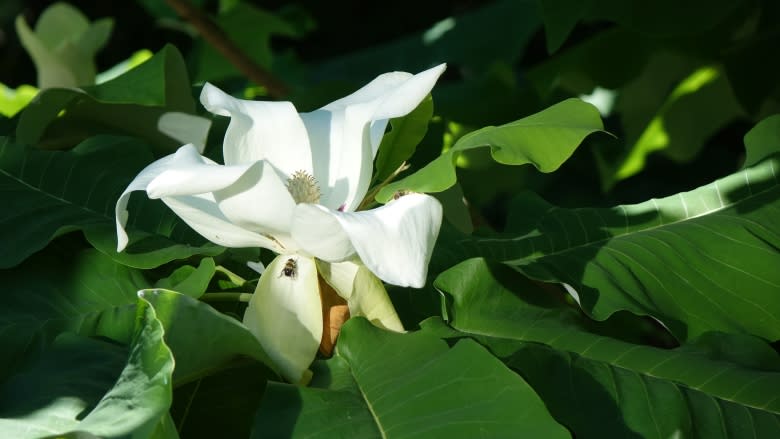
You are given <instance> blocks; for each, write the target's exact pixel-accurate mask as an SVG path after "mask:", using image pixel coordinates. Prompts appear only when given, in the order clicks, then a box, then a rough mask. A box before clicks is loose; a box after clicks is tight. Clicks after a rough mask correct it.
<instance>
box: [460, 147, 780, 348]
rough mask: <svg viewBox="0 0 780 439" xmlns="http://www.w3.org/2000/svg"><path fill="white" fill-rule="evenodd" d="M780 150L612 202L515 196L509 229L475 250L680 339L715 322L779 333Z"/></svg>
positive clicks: (472, 247) (598, 310) (717, 327)
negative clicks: (689, 183)
mask: <svg viewBox="0 0 780 439" xmlns="http://www.w3.org/2000/svg"><path fill="white" fill-rule="evenodd" d="M779 173H780V158H778V157H777V156H776V155H775V156H771V157H769V158H767V159H765V160H764V161H762V162H760V163H758V164H757V165H755V166H753V167H751V168H747V169H744V170H742V171H740V172H737V173H735V174H732V175H730V176H728V177H725V178H723V179H721V180H717V181H715V182H713V183H711V184H708V185H706V186H703V187H700V188H698V189H695V190H693V191H690V192H684V193H679V194H676V195H673V196H670V197H666V198H662V199H652V200H649V201H646V202H644V203H640V204H636V205H624V206H616V207H614V208H611V209H593V208H582V209H562V208H558V207H556V206H552V205H550V204H549V203H546V202H544V201H543V200H541V199H539V198H538V197H536V196H532V195H525V196H521V197H519V198H518V199H517V200H516V201H515V205H514V206H513V210H514V212H515V214H514V215H513V217H512V218H510V221H509V223H510V226H511V229H510V232H511V233H508V235H509V237H497V238H488V239H474V240H466V241H463V246H465V247H466V248H467V249H469V250H468V251H470V252H472V254H481V255H485V256H487V257H490V258H493V259H496V260H500V261H504V262H505V263H507V264H509V265H511V266H513V267H515V268H516V269H518V270H520V271H521V272H523V273H525V274H526V275H528V276H530V277H532V278H535V279H539V280H544V281H551V282H561V283H566V284H569V285H570V286H572V287H573V289H574V290H575V291H576V294H577V295H578V300H579V301H580V303H581V305H582V307H583V309H584V310H585V311H587V312H588V313H589V314H591V315H592V316H594V317H595V318H597V319H599V320H603V319H605V318H607V317H608V316H610V315H611V314H612V313H614V312H616V311H618V310H629V311H631V312H633V313H636V314H641V315H651V316H653V317H655V318H657V319H659V320H660V321H662V322H663V323H664V324H665V325H666V326H667V327H668V328H669V329H670V330H671V331H672V333H673V334H674V335H675V336H676V337H677V338H678V339H680V340H686V339H689V338H693V337H696V336H698V335H700V334H702V333H704V332H708V331H722V332H741V333H748V334H754V335H758V336H761V337H764V338H766V339H769V340H777V339H778V338H780V294H778V292H779V291H780V272H779V271H778V270H777V267H778V266H780V252H778V248H780V229H779V228H778V227H780V221H778V218H780V200H779V199H778V197H780V186H779V185H778V183H779V182H780V180H778V177H777V175H778V174H779Z"/></svg>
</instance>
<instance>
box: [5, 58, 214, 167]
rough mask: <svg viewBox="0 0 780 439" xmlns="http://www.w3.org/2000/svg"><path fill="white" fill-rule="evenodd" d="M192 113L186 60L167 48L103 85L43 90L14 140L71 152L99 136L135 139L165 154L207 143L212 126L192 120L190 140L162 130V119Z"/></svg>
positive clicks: (28, 108)
mask: <svg viewBox="0 0 780 439" xmlns="http://www.w3.org/2000/svg"><path fill="white" fill-rule="evenodd" d="M194 112H195V101H194V99H193V97H192V92H191V89H190V82H189V77H188V75H187V69H186V67H185V65H184V60H183V59H182V57H181V54H180V53H179V51H178V50H177V49H176V48H175V47H173V46H165V47H164V48H163V49H162V50H161V51H160V52H158V53H157V54H155V55H154V56H153V57H151V58H149V59H148V60H147V61H145V62H144V63H143V64H141V65H139V66H138V67H136V68H134V69H132V70H130V71H128V72H127V73H125V74H123V75H120V76H118V77H116V78H114V79H112V80H110V81H108V82H105V83H103V84H100V85H96V86H92V87H82V88H80V89H76V88H67V89H66V88H51V89H46V90H43V91H41V92H40V93H39V94H38V96H36V98H35V99H33V101H32V102H31V103H30V104H29V105H28V106H27V107H26V108H25V110H24V111H23V112H22V114H21V115H20V118H19V124H18V126H17V129H16V135H17V140H18V141H19V142H21V143H24V144H28V145H36V146H39V147H42V148H45V149H68V148H70V147H72V146H74V145H75V144H77V143H78V142H79V141H81V140H84V139H86V138H88V137H90V136H94V135H97V134H120V135H134V136H137V137H141V138H143V139H144V140H146V141H147V142H148V143H150V144H152V145H154V146H155V147H156V148H157V150H158V151H159V152H161V153H162V152H172V151H173V150H174V149H175V148H177V147H179V146H181V145H182V144H185V143H190V142H192V143H196V144H197V143H198V142H199V143H204V142H205V137H206V133H207V132H208V128H209V127H210V122H209V121H208V120H207V119H204V118H195V117H194V116H192V117H191V118H190V119H189V120H190V121H191V123H192V128H191V130H190V134H189V137H190V138H187V139H182V138H175V137H174V136H170V135H169V134H167V133H164V132H162V131H160V126H161V124H162V123H163V122H164V121H165V118H164V116H165V115H166V114H169V113H175V114H177V113H184V114H185V115H192V114H193V113H194ZM185 117H186V116H185Z"/></svg>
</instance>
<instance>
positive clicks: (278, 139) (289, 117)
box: [200, 83, 313, 176]
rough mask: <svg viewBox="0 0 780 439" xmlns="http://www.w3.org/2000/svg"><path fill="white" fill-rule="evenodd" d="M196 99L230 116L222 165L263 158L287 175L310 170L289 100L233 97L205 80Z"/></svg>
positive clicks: (306, 147) (303, 132) (304, 137)
mask: <svg viewBox="0 0 780 439" xmlns="http://www.w3.org/2000/svg"><path fill="white" fill-rule="evenodd" d="M200 101H201V103H202V104H203V106H204V107H206V109H207V110H209V111H210V112H212V113H214V114H218V115H221V116H230V125H228V128H227V131H226V132H225V141H224V144H223V155H224V157H225V164H226V165H231V164H240V163H252V162H255V161H258V160H267V161H268V162H269V163H271V164H272V165H274V167H276V168H277V169H278V170H279V171H281V172H282V173H283V174H285V175H287V176H289V175H292V174H293V173H294V172H295V171H298V170H304V171H306V172H308V173H309V174H311V173H312V172H313V171H312V161H311V160H312V157H311V148H310V145H309V137H308V135H307V133H306V127H305V126H304V125H303V121H301V118H300V116H298V112H297V111H296V109H295V107H294V106H293V104H291V103H290V102H264V101H248V100H243V99H237V98H234V97H233V96H230V95H229V94H227V93H225V92H223V91H222V90H220V89H218V88H217V87H215V86H213V85H211V84H209V83H206V85H204V86H203V91H202V92H201V94H200Z"/></svg>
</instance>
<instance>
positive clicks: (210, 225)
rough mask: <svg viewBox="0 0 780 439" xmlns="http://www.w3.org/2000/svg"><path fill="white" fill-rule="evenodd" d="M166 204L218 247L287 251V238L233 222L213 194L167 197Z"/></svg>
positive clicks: (164, 200)
mask: <svg viewBox="0 0 780 439" xmlns="http://www.w3.org/2000/svg"><path fill="white" fill-rule="evenodd" d="M162 201H163V203H165V204H166V205H167V206H168V207H169V208H171V210H173V212H174V213H175V214H176V215H177V216H178V217H179V218H181V219H182V220H183V221H184V222H185V223H187V225H189V226H190V227H192V229H193V230H195V231H196V232H198V233H199V234H201V235H202V236H203V237H204V238H206V239H208V240H209V241H211V242H213V243H215V244H218V245H221V246H224V247H233V248H241V247H264V248H267V249H270V250H273V251H275V252H277V253H279V252H282V251H285V249H286V248H287V242H286V241H284V240H283V239H280V238H278V237H273V238H272V237H271V236H270V235H264V234H262V233H260V232H256V231H252V230H248V229H245V228H243V227H239V226H237V225H235V224H233V223H232V222H230V220H229V219H228V218H227V217H226V216H225V215H224V214H223V213H222V211H221V210H220V209H219V206H218V205H217V203H216V201H215V200H214V195H213V194H211V193H205V194H199V195H182V196H177V197H163V198H162Z"/></svg>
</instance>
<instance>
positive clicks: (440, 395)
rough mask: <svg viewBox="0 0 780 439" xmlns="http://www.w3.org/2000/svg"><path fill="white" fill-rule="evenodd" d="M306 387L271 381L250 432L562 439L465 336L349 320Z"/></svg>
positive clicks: (532, 400) (528, 394)
mask: <svg viewBox="0 0 780 439" xmlns="http://www.w3.org/2000/svg"><path fill="white" fill-rule="evenodd" d="M318 366H320V367H316V366H315V369H314V372H315V378H314V381H312V387H309V388H303V387H296V386H292V385H286V384H277V383H270V384H269V387H268V389H267V391H266V395H265V397H264V399H263V402H262V404H261V407H260V409H259V411H258V415H257V418H256V419H255V427H254V433H253V437H265V436H274V437H281V436H285V437H310V438H313V437H322V438H326V437H383V438H395V437H398V438H400V437H403V438H412V437H420V438H423V437H425V438H427V437H453V438H457V437H463V438H471V437H480V436H483V437H550V438H553V437H569V435H568V432H567V431H566V430H565V429H563V428H562V427H561V426H560V425H558V424H557V423H555V422H554V421H553V420H552V419H551V418H550V416H549V414H548V413H547V410H546V409H545V407H544V405H542V404H541V401H539V400H538V398H537V396H536V395H535V394H534V392H533V391H532V390H531V388H530V387H528V385H527V384H526V383H525V382H524V381H523V379H522V378H521V377H520V376H518V375H515V374H513V373H512V372H510V371H509V370H508V369H506V368H505V367H504V366H503V365H502V364H501V363H500V362H499V361H498V360H497V359H496V358H495V357H493V356H492V355H490V354H489V353H488V351H486V350H485V349H483V348H482V347H480V346H479V345H478V344H476V343H475V342H473V341H471V340H461V341H459V342H457V343H456V344H455V345H454V346H453V347H452V348H449V347H448V346H447V344H446V343H444V342H443V341H442V340H440V339H438V338H437V337H435V336H431V335H428V334H424V333H409V334H394V333H390V332H386V331H383V330H380V329H378V328H376V327H374V326H372V325H371V324H370V323H368V321H366V320H365V319H361V318H353V319H350V320H349V322H348V323H347V324H346V325H345V326H344V327H343V328H342V332H341V335H340V336H339V342H338V348H337V354H336V355H335V356H334V358H333V359H331V360H328V361H327V362H324V363H323V364H320V365H318Z"/></svg>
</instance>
